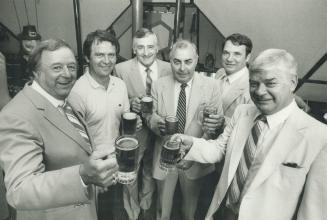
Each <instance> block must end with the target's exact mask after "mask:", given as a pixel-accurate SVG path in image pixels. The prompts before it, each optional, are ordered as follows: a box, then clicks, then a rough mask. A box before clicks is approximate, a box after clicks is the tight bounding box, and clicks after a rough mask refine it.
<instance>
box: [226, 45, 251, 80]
mask: <svg viewBox="0 0 327 220" xmlns="http://www.w3.org/2000/svg"><path fill="white" fill-rule="evenodd" d="M221 58H222V65H223V67H224V69H225V71H226V74H227V75H231V74H233V73H236V72H237V71H239V70H241V69H243V68H244V67H245V66H246V63H247V62H248V61H249V59H250V54H248V55H246V47H245V45H234V44H233V43H232V41H230V40H228V41H226V43H225V46H224V49H223V54H222V57H221Z"/></svg>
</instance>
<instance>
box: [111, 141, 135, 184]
mask: <svg viewBox="0 0 327 220" xmlns="http://www.w3.org/2000/svg"><path fill="white" fill-rule="evenodd" d="M115 147H116V160H117V163H118V175H117V181H118V182H119V183H121V184H131V183H133V182H134V181H135V180H136V177H137V162H138V151H139V143H138V140H137V139H136V138H135V137H133V136H129V135H122V136H120V137H118V138H117V139H116V141H115Z"/></svg>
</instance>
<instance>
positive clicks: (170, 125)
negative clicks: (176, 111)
mask: <svg viewBox="0 0 327 220" xmlns="http://www.w3.org/2000/svg"><path fill="white" fill-rule="evenodd" d="M165 130H166V135H173V134H176V133H178V118H177V117H175V116H167V117H166V118H165Z"/></svg>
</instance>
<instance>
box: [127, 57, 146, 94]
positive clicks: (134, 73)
mask: <svg viewBox="0 0 327 220" xmlns="http://www.w3.org/2000/svg"><path fill="white" fill-rule="evenodd" d="M130 76H131V78H130V79H131V82H130V83H131V85H132V86H133V87H134V88H135V91H137V92H138V93H139V94H140V95H143V94H145V86H144V84H143V81H142V76H141V73H140V70H139V67H138V64H137V59H136V58H134V59H133V65H131V72H130Z"/></svg>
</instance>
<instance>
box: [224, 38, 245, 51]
mask: <svg viewBox="0 0 327 220" xmlns="http://www.w3.org/2000/svg"><path fill="white" fill-rule="evenodd" d="M224 50H225V51H229V52H240V53H244V54H245V52H246V47H245V45H234V44H233V43H232V41H230V40H228V41H226V43H225V46H224Z"/></svg>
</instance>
